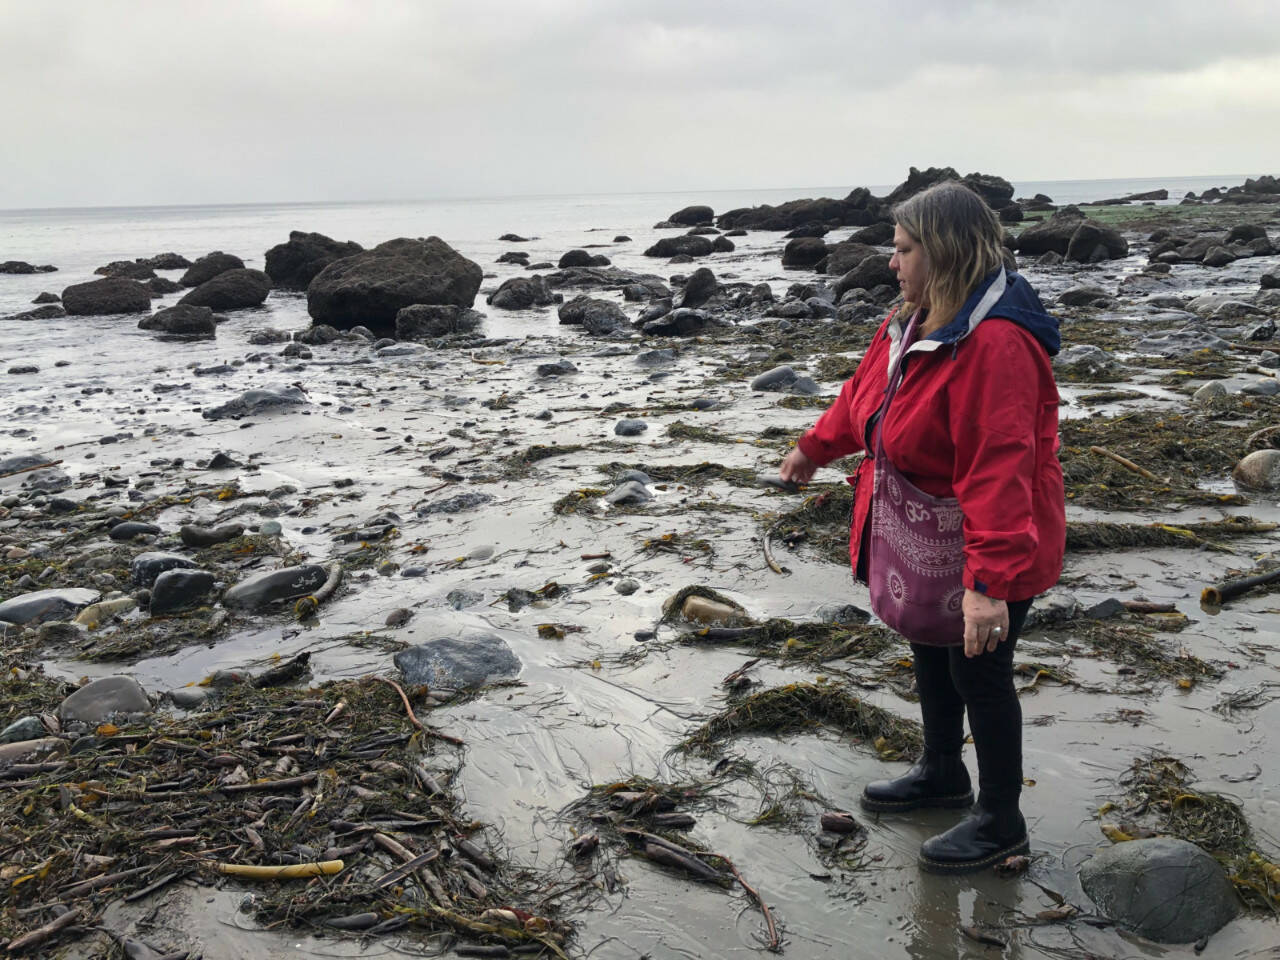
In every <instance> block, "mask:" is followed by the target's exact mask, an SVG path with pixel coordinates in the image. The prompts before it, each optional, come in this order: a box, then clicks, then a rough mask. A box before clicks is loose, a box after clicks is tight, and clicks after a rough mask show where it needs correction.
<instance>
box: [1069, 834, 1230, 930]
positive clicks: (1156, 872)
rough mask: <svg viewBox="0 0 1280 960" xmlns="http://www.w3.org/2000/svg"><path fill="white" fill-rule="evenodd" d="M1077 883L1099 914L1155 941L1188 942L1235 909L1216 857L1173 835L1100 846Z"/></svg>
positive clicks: (1221, 923) (1226, 918) (1219, 925)
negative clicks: (1101, 847) (1095, 906)
mask: <svg viewBox="0 0 1280 960" xmlns="http://www.w3.org/2000/svg"><path fill="white" fill-rule="evenodd" d="M1080 883H1081V885H1082V886H1083V887H1084V891H1085V893H1087V894H1088V895H1089V897H1090V898H1091V899H1092V900H1093V902H1094V903H1096V904H1097V905H1098V909H1099V910H1100V911H1102V913H1103V914H1105V915H1106V916H1107V917H1109V918H1111V919H1112V920H1113V921H1115V922H1116V924H1118V925H1119V926H1121V927H1124V928H1125V929H1127V930H1132V931H1133V932H1134V933H1136V934H1138V935H1139V936H1141V937H1146V938H1147V939H1148V940H1154V941H1156V942H1157V943H1193V942H1195V941H1197V940H1200V939H1202V938H1204V937H1208V936H1210V935H1211V934H1213V933H1215V932H1216V931H1218V930H1219V929H1221V928H1222V927H1223V926H1224V925H1225V924H1227V923H1228V922H1230V921H1231V920H1232V919H1234V918H1235V916H1236V914H1237V913H1238V912H1239V907H1238V905H1237V901H1236V895H1235V891H1234V890H1233V889H1232V887H1231V881H1230V880H1228V879H1227V877H1226V875H1225V874H1224V873H1223V872H1222V867H1220V866H1219V865H1218V862H1217V861H1216V860H1214V859H1213V857H1211V856H1209V854H1207V853H1205V852H1204V851H1203V850H1201V849H1200V848H1199V847H1197V846H1196V845H1195V844H1193V843H1188V842H1187V841H1186V840H1179V839H1177V838H1175V837H1151V838H1149V839H1144V840H1130V841H1128V842H1126V843H1118V844H1116V845H1115V846H1112V847H1107V848H1105V849H1103V850H1100V851H1098V852H1097V853H1095V854H1094V855H1093V856H1092V857H1090V858H1089V859H1088V860H1086V861H1085V862H1084V864H1083V865H1082V866H1081V867H1080Z"/></svg>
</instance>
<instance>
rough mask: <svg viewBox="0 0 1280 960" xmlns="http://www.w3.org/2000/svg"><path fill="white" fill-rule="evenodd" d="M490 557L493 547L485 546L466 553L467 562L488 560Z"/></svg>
mask: <svg viewBox="0 0 1280 960" xmlns="http://www.w3.org/2000/svg"><path fill="white" fill-rule="evenodd" d="M492 556H493V547H491V546H489V545H488V544H486V545H484V546H482V547H476V548H475V549H474V550H472V551H471V552H470V553H468V554H467V559H468V560H488V559H489V558H490V557H492Z"/></svg>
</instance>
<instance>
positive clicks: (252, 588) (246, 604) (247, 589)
mask: <svg viewBox="0 0 1280 960" xmlns="http://www.w3.org/2000/svg"><path fill="white" fill-rule="evenodd" d="M327 577H328V571H326V570H325V568H324V567H322V566H320V565H319V564H315V563H304V564H300V565H298V566H296V567H285V568H284V569H282V570H267V571H265V572H263V573H258V574H254V575H253V576H251V577H249V578H248V579H245V580H241V581H240V582H239V583H237V584H236V585H235V586H234V587H231V588H230V589H229V590H228V591H227V592H226V593H224V594H223V595H222V602H223V603H224V604H225V605H226V606H228V607H241V608H243V609H248V610H260V609H262V608H264V607H268V606H270V605H271V604H273V603H278V602H280V601H281V600H293V599H296V598H297V597H305V596H307V595H308V594H309V593H311V592H312V591H314V590H316V589H317V588H318V587H319V586H320V585H321V584H322V583H324V581H325V579H326V578H327Z"/></svg>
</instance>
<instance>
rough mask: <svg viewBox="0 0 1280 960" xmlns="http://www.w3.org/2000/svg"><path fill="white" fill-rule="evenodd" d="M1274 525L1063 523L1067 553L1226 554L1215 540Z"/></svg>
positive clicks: (1233, 521)
mask: <svg viewBox="0 0 1280 960" xmlns="http://www.w3.org/2000/svg"><path fill="white" fill-rule="evenodd" d="M1275 529H1276V524H1274V523H1263V522H1261V521H1258V520H1254V519H1253V518H1252V517H1227V518H1225V519H1223V520H1216V521H1211V522H1208V523H1188V524H1183V525H1181V526H1173V525H1172V524H1167V523H1150V524H1142V523H1103V522H1089V523H1079V522H1071V523H1068V524H1067V551H1068V552H1079V551H1085V550H1119V549H1123V548H1128V547H1185V548H1187V549H1193V550H1194V549H1200V548H1201V547H1208V548H1209V549H1213V550H1223V551H1228V552H1229V551H1230V548H1228V547H1224V546H1221V545H1220V544H1218V543H1217V542H1216V541H1217V540H1220V539H1225V538H1228V537H1247V536H1251V535H1253V534H1261V533H1269V532H1271V531H1273V530H1275Z"/></svg>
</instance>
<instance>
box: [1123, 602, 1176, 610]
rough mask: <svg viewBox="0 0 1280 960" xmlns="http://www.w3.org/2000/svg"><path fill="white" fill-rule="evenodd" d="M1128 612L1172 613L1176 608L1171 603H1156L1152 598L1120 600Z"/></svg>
mask: <svg viewBox="0 0 1280 960" xmlns="http://www.w3.org/2000/svg"><path fill="white" fill-rule="evenodd" d="M1120 602H1121V603H1122V604H1124V608H1125V609H1126V610H1128V611H1129V612H1130V613H1173V612H1175V611H1176V610H1177V609H1178V608H1177V607H1175V606H1174V605H1173V604H1172V603H1156V602H1154V601H1152V600H1121V601H1120Z"/></svg>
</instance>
